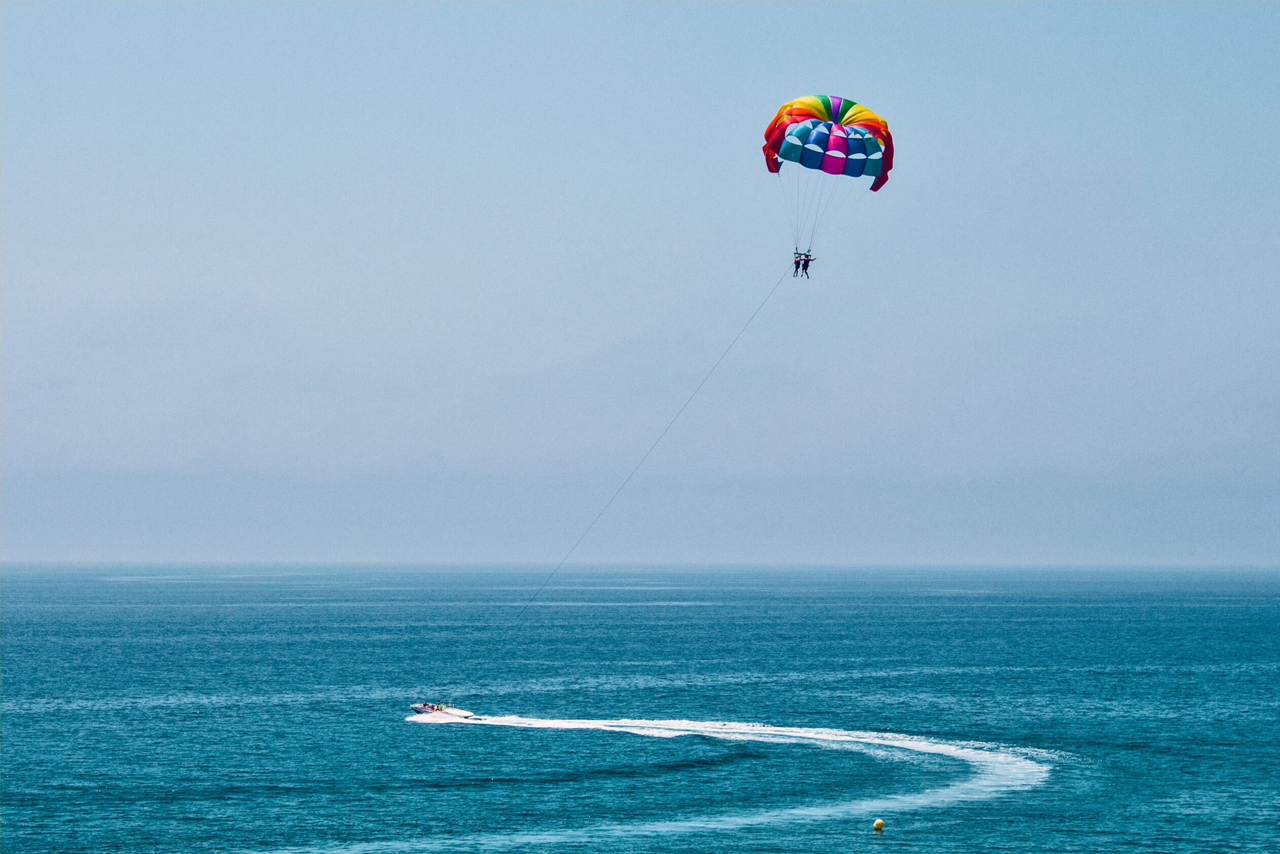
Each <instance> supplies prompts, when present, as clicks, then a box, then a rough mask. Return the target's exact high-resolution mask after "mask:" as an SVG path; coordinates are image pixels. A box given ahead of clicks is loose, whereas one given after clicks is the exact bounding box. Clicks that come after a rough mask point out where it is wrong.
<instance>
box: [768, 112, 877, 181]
mask: <svg viewBox="0 0 1280 854" xmlns="http://www.w3.org/2000/svg"><path fill="white" fill-rule="evenodd" d="M883 157H884V155H883V149H882V148H881V147H880V143H879V142H877V141H876V138H875V137H874V136H872V135H871V134H869V133H867V132H866V131H865V130H862V129H861V128H856V127H844V126H843V125H838V124H835V123H834V122H823V121H819V120H818V119H806V120H804V121H800V122H796V123H795V124H792V125H790V126H788V127H787V129H786V135H785V136H784V138H783V140H782V144H781V145H780V146H778V158H779V159H780V160H786V161H789V162H791V163H795V164H797V165H799V166H803V167H805V168H806V169H818V170H821V171H823V172H827V173H830V174H835V175H848V176H850V177H854V178H857V177H861V176H863V175H870V176H876V175H879V174H880V173H881V171H882V169H883V167H884V159H883Z"/></svg>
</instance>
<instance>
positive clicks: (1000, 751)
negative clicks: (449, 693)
mask: <svg viewBox="0 0 1280 854" xmlns="http://www.w3.org/2000/svg"><path fill="white" fill-rule="evenodd" d="M406 720H408V721H412V722H414V723H428V724H455V725H469V726H505V727H520V728H525V729H561V730H564V729H579V730H601V731H607V732H620V733H628V734H631V735H639V736H646V737H649V738H677V737H679V736H690V735H692V736H703V737H707V738H718V739H725V740H730V741H755V742H770V743H774V744H778V743H782V744H786V743H792V744H801V743H803V744H812V745H817V746H821V747H827V748H832V749H854V750H861V751H865V752H870V753H876V754H878V755H889V754H900V752H906V753H916V754H920V753H927V754H934V755H940V756H947V757H950V758H952V759H956V760H959V761H962V762H965V763H967V764H968V765H970V766H971V768H972V769H973V774H971V775H970V776H968V777H966V778H965V779H963V780H960V781H958V782H955V783H952V784H949V785H946V786H940V787H936V788H931V789H925V790H923V791H920V792H915V793H909V794H898V795H887V796H883V797H874V798H862V799H858V800H851V801H842V802H837V803H830V804H818V805H811V806H802V807H786V808H779V809H770V810H758V811H755V812H742V813H725V814H721V815H711V816H700V817H693V818H684V819H674V820H669V821H651V822H638V823H632V824H617V823H609V824H598V825H594V826H591V827H585V828H580V829H574V830H559V831H550V832H542V833H514V834H477V835H474V836H469V837H465V838H461V839H453V840H418V841H403V842H372V843H364V844H360V845H356V846H343V847H341V849H340V850H341V851H344V852H350V854H379V852H398V851H425V850H439V849H443V848H455V847H468V848H477V847H483V848H509V847H514V846H523V845H539V844H543V845H545V844H552V843H566V842H589V841H592V840H601V839H607V838H617V837H624V836H660V835H673V834H682V833H703V832H712V831H718V830H735V829H740V828H747V827H756V826H760V825H772V824H780V823H785V822H800V821H828V820H832V819H842V818H850V817H856V816H869V815H871V814H877V815H882V814H891V813H895V812H906V811H910V810H918V809H928V808H938V807H944V806H947V805H950V804H955V803H961V802H966V801H975V800H984V799H987V798H994V797H999V796H1001V795H1004V794H1007V793H1010V792H1016V791H1019V790H1023V789H1029V788H1033V787H1035V786H1038V785H1040V784H1042V783H1043V782H1044V781H1045V780H1046V779H1048V776H1049V769H1050V766H1049V764H1048V762H1047V759H1048V757H1049V754H1045V753H1039V752H1036V753H1032V752H1028V751H1017V750H1013V749H1011V748H1008V747H1002V746H1000V745H993V744H979V743H961V742H948V741H940V740H936V739H928V738H921V737H918V736H911V735H901V734H897V733H883V732H861V731H857V730H842V729H825V728H816V727H784V726H767V725H765V724H755V723H737V722H732V721H687V720H641V719H631V718H619V719H614V720H587V719H573V718H565V719H552V718H528V717H519V716H514V715H510V716H500V717H478V718H469V719H465V720H463V719H447V718H444V717H443V716H439V715H411V716H409V717H408V718H406ZM1033 756H1034V757H1035V758H1032V757H1033ZM331 850H339V849H331Z"/></svg>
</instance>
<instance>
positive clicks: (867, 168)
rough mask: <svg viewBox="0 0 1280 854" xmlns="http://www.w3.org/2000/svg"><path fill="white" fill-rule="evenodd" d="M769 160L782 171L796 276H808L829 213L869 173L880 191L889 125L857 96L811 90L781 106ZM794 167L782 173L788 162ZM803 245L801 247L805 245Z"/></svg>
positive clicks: (768, 140) (887, 162)
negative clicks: (846, 96)
mask: <svg viewBox="0 0 1280 854" xmlns="http://www.w3.org/2000/svg"><path fill="white" fill-rule="evenodd" d="M764 139H765V143H764V160H765V166H767V167H768V169H769V171H770V172H772V173H774V174H775V175H777V176H778V180H779V186H780V187H781V188H782V193H783V203H784V205H785V207H786V208H787V210H788V217H789V219H790V221H791V231H792V235H791V236H792V240H793V242H794V245H795V259H794V262H795V266H794V270H793V272H792V274H791V275H792V276H793V277H795V276H801V275H802V276H804V277H805V278H806V279H807V278H809V264H810V263H811V262H813V260H814V257H813V254H812V253H813V241H814V238H815V237H816V236H817V233H818V226H819V225H821V224H822V220H823V219H824V218H825V217H826V215H827V214H828V213H829V212H831V211H833V210H839V209H840V208H841V207H843V206H844V204H845V202H847V201H848V199H849V196H850V195H851V194H852V192H853V190H852V188H853V187H855V186H858V182H857V181H844V180H841V179H843V178H863V177H870V178H872V179H873V180H872V182H871V185H870V187H868V188H867V189H869V190H870V191H872V192H876V191H878V190H879V189H880V188H881V187H883V186H884V185H885V182H886V181H888V180H889V170H890V169H892V168H893V136H892V135H891V134H890V133H889V124H888V122H886V121H885V120H884V119H882V118H881V117H880V116H878V115H876V114H875V113H873V112H871V111H870V110H868V109H867V108H866V107H864V106H863V105H861V104H859V103H857V102H856V101H851V100H849V99H848V98H840V97H837V96H832V95H818V96H814V95H810V96H806V97H804V98H796V99H795V100H794V101H788V102H787V103H785V104H783V105H782V106H781V107H779V108H778V112H777V113H775V114H774V117H773V121H771V122H770V123H769V127H768V128H766V129H765V132H764ZM784 162H787V163H794V164H796V166H797V167H799V168H795V169H788V170H786V172H785V174H784V172H783V169H782V166H783V163H784ZM801 246H803V247H804V248H803V249H801V248H800V247H801Z"/></svg>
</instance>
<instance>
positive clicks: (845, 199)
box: [808, 184, 871, 252]
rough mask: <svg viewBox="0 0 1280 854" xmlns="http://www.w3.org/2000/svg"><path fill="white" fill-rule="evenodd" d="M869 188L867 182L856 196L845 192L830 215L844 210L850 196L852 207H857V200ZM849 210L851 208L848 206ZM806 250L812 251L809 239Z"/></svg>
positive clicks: (865, 193) (864, 194)
mask: <svg viewBox="0 0 1280 854" xmlns="http://www.w3.org/2000/svg"><path fill="white" fill-rule="evenodd" d="M870 190H871V185H870V184H868V185H867V186H866V187H864V188H863V189H862V192H861V193H858V194H857V196H856V197H854V196H853V194H852V193H847V194H845V195H844V196H843V197H841V199H840V204H838V205H836V208H835V210H833V211H831V215H832V216H835V215H837V214H839V213H840V211H842V210H844V206H845V203H846V202H848V201H849V199H850V198H853V207H857V206H858V202H860V201H862V200H863V199H864V198H866V195H867V193H868V192H869V191H870ZM850 210H852V208H850ZM808 251H810V252H812V251H813V242H812V241H810V243H809V249H808Z"/></svg>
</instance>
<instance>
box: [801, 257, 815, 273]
mask: <svg viewBox="0 0 1280 854" xmlns="http://www.w3.org/2000/svg"><path fill="white" fill-rule="evenodd" d="M812 260H813V256H812V255H810V254H809V253H808V252H806V253H805V254H804V255H802V256H800V272H801V273H802V274H803V275H804V277H805V278H806V279H807V278H809V262H810V261H812Z"/></svg>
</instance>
